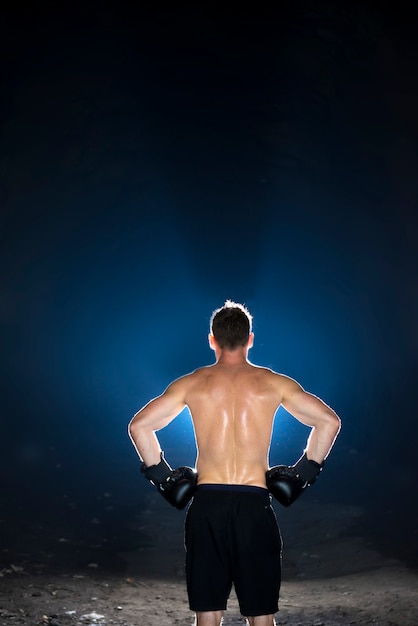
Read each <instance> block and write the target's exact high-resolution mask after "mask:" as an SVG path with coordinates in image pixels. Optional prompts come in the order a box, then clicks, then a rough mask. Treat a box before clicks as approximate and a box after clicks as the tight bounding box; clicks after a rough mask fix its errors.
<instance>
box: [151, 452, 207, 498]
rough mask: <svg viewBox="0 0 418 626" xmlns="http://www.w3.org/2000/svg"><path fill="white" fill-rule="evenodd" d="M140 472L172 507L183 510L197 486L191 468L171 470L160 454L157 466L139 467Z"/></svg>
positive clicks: (194, 471)
mask: <svg viewBox="0 0 418 626" xmlns="http://www.w3.org/2000/svg"><path fill="white" fill-rule="evenodd" d="M141 472H142V473H143V474H144V476H145V478H146V479H147V480H149V481H150V483H151V484H153V485H155V487H157V490H158V491H159V492H160V494H161V495H162V496H163V498H165V499H166V500H167V501H168V502H169V503H170V504H171V505H172V506H174V507H175V508H176V509H180V510H181V509H184V507H185V506H186V505H187V504H188V503H189V502H190V500H191V499H192V497H193V494H194V492H195V490H196V486H197V472H196V470H194V469H192V468H191V467H184V466H182V467H178V468H177V469H174V470H173V469H172V468H171V467H170V465H169V464H168V463H167V461H166V460H165V458H164V453H163V452H161V461H160V462H159V463H158V465H150V466H149V467H147V466H146V465H145V463H143V464H142V466H141Z"/></svg>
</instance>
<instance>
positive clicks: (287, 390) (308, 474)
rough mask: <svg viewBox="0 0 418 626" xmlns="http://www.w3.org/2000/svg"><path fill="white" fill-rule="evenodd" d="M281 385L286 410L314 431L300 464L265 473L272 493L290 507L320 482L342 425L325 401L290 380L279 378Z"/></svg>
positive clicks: (284, 466)
mask: <svg viewBox="0 0 418 626" xmlns="http://www.w3.org/2000/svg"><path fill="white" fill-rule="evenodd" d="M279 376H280V375H279ZM279 385H280V391H281V394H282V401H281V404H282V405H283V407H284V408H285V409H286V410H287V411H289V413H291V415H293V416H294V417H295V418H296V419H298V420H299V421H300V422H302V423H303V424H305V425H306V426H310V427H311V429H312V430H311V433H310V435H309V437H308V442H307V445H306V448H305V451H304V454H303V455H302V456H301V458H300V459H299V460H298V461H297V463H295V464H294V465H292V466H287V465H277V466H275V467H272V468H271V469H269V470H268V472H267V473H266V483H267V487H268V489H269V491H270V492H271V493H272V494H273V495H274V497H275V498H277V500H278V501H279V502H280V503H281V504H283V506H290V505H291V504H292V503H293V502H294V501H295V500H296V499H297V498H299V496H300V495H301V494H302V492H303V491H304V490H305V489H306V487H308V486H309V485H312V484H313V483H314V482H315V480H316V479H317V477H318V475H319V473H320V472H321V470H322V467H323V464H324V460H325V458H326V457H327V456H328V454H329V452H330V450H331V448H332V446H333V444H334V441H335V439H336V437H337V435H338V432H339V430H340V426H341V422H340V418H339V417H338V415H337V414H336V413H335V411H333V410H332V409H331V408H330V407H329V406H327V405H326V404H325V402H323V401H322V400H320V399H319V398H317V397H316V396H314V395H312V394H311V393H307V392H306V391H305V390H304V389H303V388H302V387H301V386H300V385H299V384H298V383H297V382H296V381H294V380H292V379H291V378H288V377H286V376H280V378H279Z"/></svg>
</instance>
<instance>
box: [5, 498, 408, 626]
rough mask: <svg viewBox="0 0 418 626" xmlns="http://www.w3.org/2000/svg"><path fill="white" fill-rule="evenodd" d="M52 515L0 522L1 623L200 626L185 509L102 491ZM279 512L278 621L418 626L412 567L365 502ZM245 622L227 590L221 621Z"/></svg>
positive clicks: (302, 505) (302, 506)
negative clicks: (369, 527)
mask: <svg viewBox="0 0 418 626" xmlns="http://www.w3.org/2000/svg"><path fill="white" fill-rule="evenodd" d="M45 513H46V514H45V516H44V518H43V519H42V516H39V515H38V516H37V517H36V520H35V519H34V520H31V519H28V518H25V519H16V518H14V519H12V518H11V517H9V518H8V517H7V516H6V518H5V519H3V520H2V528H3V531H4V532H3V542H4V543H3V548H2V553H1V561H0V626H6V625H10V624H16V625H20V626H41V625H45V626H70V625H71V626H76V625H77V626H93V625H103V626H105V625H106V626H107V625H115V626H116V625H117V626H164V625H167V626H168V625H172V624H184V625H191V624H192V623H193V615H192V613H191V612H190V611H189V609H188V605H187V598H186V592H185V580H184V558H183V519H184V514H183V513H179V512H178V511H175V510H173V509H171V508H169V507H168V506H167V505H166V503H165V502H164V501H162V500H160V499H159V498H158V497H156V496H155V495H154V494H153V493H150V495H147V496H146V499H145V506H144V507H142V509H140V508H138V507H136V506H134V505H132V506H130V505H125V508H124V510H121V506H120V505H117V504H115V503H113V501H112V495H111V494H103V495H102V496H101V497H100V498H99V501H98V502H97V503H96V509H95V510H93V509H91V508H90V510H86V511H84V509H82V510H81V511H80V508H79V507H78V506H75V505H74V503H70V502H68V503H67V505H66V509H65V510H64V509H63V514H62V515H61V516H58V517H57V516H53V515H52V514H51V512H50V511H45ZM64 513H65V514H64ZM94 513H95V514H94ZM277 513H278V515H279V519H280V525H281V528H282V534H283V538H284V545H285V547H284V560H283V585H282V593H281V602H280V612H279V613H278V614H277V617H276V619H277V623H278V624H286V625H289V626H290V625H294V626H296V625H300V626H301V625H309V626H322V625H324V626H325V625H326V626H333V625H340V624H341V625H342V624H344V625H347V624H356V625H366V624H375V625H380V626H383V625H385V626H416V625H417V624H418V576H417V570H416V569H415V568H414V567H413V565H412V566H411V563H407V562H406V560H405V559H403V558H399V557H398V558H397V557H396V555H394V554H393V553H389V552H390V551H387V550H384V549H382V548H381V547H380V548H379V547H376V545H375V543H374V542H371V541H370V537H369V536H368V535H367V534H366V533H362V528H363V522H364V521H365V512H364V509H362V508H361V507H359V506H353V505H341V504H320V503H317V502H308V501H304V502H302V501H301V502H299V503H297V508H296V505H294V507H292V509H289V510H283V509H281V510H279V509H277ZM392 552H393V551H392ZM244 623H245V620H244V619H243V618H242V617H241V616H240V614H239V610H238V605H237V601H236V598H235V596H234V594H232V596H231V599H230V602H229V606H228V611H227V612H226V614H225V620H224V624H225V626H227V625H233V624H244Z"/></svg>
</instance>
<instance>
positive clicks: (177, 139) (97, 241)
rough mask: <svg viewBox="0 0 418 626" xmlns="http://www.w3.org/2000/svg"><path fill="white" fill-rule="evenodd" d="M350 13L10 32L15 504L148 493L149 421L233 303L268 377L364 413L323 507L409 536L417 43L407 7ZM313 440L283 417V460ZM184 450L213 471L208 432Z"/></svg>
mask: <svg viewBox="0 0 418 626" xmlns="http://www.w3.org/2000/svg"><path fill="white" fill-rule="evenodd" d="M401 4H402V3H401ZM334 5H335V3H331V2H315V3H314V2H301V3H297V5H295V4H294V3H291V2H289V3H282V5H281V6H282V8H281V9H280V10H279V9H275V10H272V11H267V10H265V11H264V12H263V11H262V10H260V11H258V12H256V13H255V14H254V13H252V12H249V11H248V13H247V12H246V11H245V10H244V9H242V10H241V11H240V12H238V13H236V12H232V11H231V13H230V14H228V12H223V13H219V12H217V11H215V10H214V9H210V8H206V9H203V8H193V9H174V8H173V9H155V10H154V11H151V10H150V11H148V12H146V11H145V10H141V9H139V8H136V9H132V8H128V6H123V5H122V4H119V5H117V6H116V5H114V6H113V5H111V4H109V3H105V4H103V5H101V7H100V8H98V7H96V6H95V5H94V4H93V3H89V2H87V3H85V4H84V6H83V8H77V7H76V6H74V5H71V6H68V7H67V8H65V5H64V6H63V5H60V7H57V6H56V5H55V4H53V3H51V4H48V3H42V4H38V5H37V6H36V7H33V6H24V5H21V6H19V7H16V6H14V7H13V8H11V9H9V10H6V11H5V12H4V14H3V22H2V27H1V37H0V39H1V41H2V58H3V61H4V70H5V71H4V75H3V79H2V91H3V105H2V111H1V114H2V119H1V122H2V139H1V163H0V165H1V172H2V180H3V183H2V186H1V197H0V200H1V244H0V250H1V252H0V254H1V318H0V319H1V329H2V335H1V346H2V359H1V392H2V402H1V430H0V435H1V439H2V442H3V446H2V453H1V459H0V461H1V469H2V475H3V479H4V488H5V491H4V493H5V494H7V498H10V499H11V500H12V501H13V503H14V504H15V505H16V506H20V507H24V506H25V502H27V501H28V499H29V500H30V501H31V502H32V498H35V499H36V500H37V501H44V500H47V501H51V502H52V501H53V500H54V498H55V497H56V496H57V494H58V496H61V495H62V494H67V493H73V494H74V493H75V494H77V493H78V494H80V493H83V494H85V495H86V497H89V496H90V495H92V496H93V495H94V494H96V493H98V492H101V491H103V489H111V490H112V491H113V492H117V493H119V494H120V497H121V498H122V500H123V499H124V498H126V499H128V500H129V499H130V498H135V497H136V496H137V493H138V490H139V491H140V490H141V489H142V486H141V487H139V484H138V485H137V481H138V483H140V481H141V480H142V479H141V477H140V476H139V463H138V460H137V458H136V456H135V452H134V450H133V448H132V446H131V444H130V442H129V440H128V438H127V434H126V427H127V423H128V421H129V419H130V418H131V416H132V415H133V414H134V412H135V411H136V410H137V409H138V408H139V407H140V406H142V405H143V404H144V403H145V402H147V401H148V400H149V399H150V398H151V397H154V396H156V395H157V394H159V393H161V392H162V391H163V389H164V388H165V387H166V385H167V384H168V383H169V382H170V381H171V380H173V379H174V378H177V377H179V376H181V375H182V374H185V373H187V372H189V371H191V370H192V369H194V368H196V367H199V366H202V365H205V364H207V363H210V362H212V361H213V354H212V353H211V352H210V351H209V348H208V346H207V338H206V337H207V332H208V324H209V318H210V314H211V312H212V310H213V309H214V308H216V307H218V306H220V305H222V303H223V302H224V300H225V299H226V298H232V299H234V300H238V301H241V302H244V303H245V304H246V305H247V306H248V307H249V309H250V310H251V312H252V313H253V315H254V331H255V346H254V348H253V350H252V352H251V359H252V360H253V362H255V363H257V364H260V365H266V366H269V367H271V368H273V369H275V370H276V371H280V372H283V373H286V374H288V375H290V376H292V377H294V378H296V379H297V380H298V381H299V382H300V383H301V384H302V385H303V386H304V387H305V388H306V389H307V390H309V391H312V392H313V393H315V394H317V395H319V396H320V397H322V398H323V399H324V400H325V401H326V402H328V403H329V404H330V405H331V406H332V407H333V408H335V410H336V411H337V412H338V413H339V415H340V416H341V418H342V421H343V429H342V432H341V435H340V437H339V439H338V441H337V444H336V446H335V449H334V452H333V453H332V455H331V457H330V458H329V461H328V464H327V465H328V469H327V475H326V477H325V475H324V479H323V480H322V478H321V481H322V484H321V485H320V484H319V483H318V487H315V489H317V492H316V495H317V497H321V498H324V500H326V499H329V500H330V501H344V502H360V501H366V502H368V505H369V506H370V507H371V509H372V508H373V507H380V509H379V510H381V511H385V512H386V513H385V515H387V512H388V511H389V512H391V514H392V516H393V519H394V520H395V522H394V523H398V522H399V520H397V516H398V514H400V515H401V516H402V515H403V514H402V513H399V511H402V510H403V509H404V507H405V506H406V507H409V508H407V510H408V511H413V510H414V503H412V502H411V498H410V496H409V495H408V494H410V493H412V492H413V490H414V489H416V478H417V472H416V461H415V456H416V454H415V447H416V438H417V434H418V428H417V420H416V400H415V384H414V383H415V373H416V354H417V345H418V331H417V249H418V248H417V177H416V172H417V166H418V157H417V117H416V102H417V95H418V94H417V91H418V90H417V80H416V71H415V68H416V60H417V55H416V43H415V37H414V35H413V32H412V27H411V26H409V23H410V19H409V18H408V15H407V14H405V12H403V13H402V11H401V10H399V13H396V14H395V15H394V14H392V13H391V14H389V12H387V13H385V10H384V9H383V8H382V7H380V6H379V5H378V3H376V4H374V3H371V2H364V3H360V5H359V6H357V5H356V6H353V5H352V3H348V2H346V3H340V4H339V5H338V7H336V6H334ZM397 6H398V5H397ZM307 434H308V433H307V432H306V429H305V428H303V427H302V426H300V425H299V424H298V423H296V422H295V421H294V420H293V419H292V418H290V417H289V416H288V415H287V414H286V413H285V412H284V411H283V410H282V409H281V410H280V411H279V414H278V418H277V423H276V428H275V432H274V440H273V444H272V449H271V462H272V463H274V462H289V463H290V462H293V461H294V460H295V459H296V458H298V456H299V454H300V453H301V451H302V449H303V446H304V444H305V442H306V437H307ZM161 441H162V445H163V447H164V448H165V449H166V452H167V456H168V457H169V460H170V461H171V462H172V463H173V464H175V463H191V464H192V463H193V460H194V442H193V434H192V429H191V425H190V420H189V418H188V416H187V414H184V415H182V416H181V417H180V418H179V419H178V420H177V421H175V422H174V423H173V424H172V425H170V427H169V428H168V429H167V430H166V431H164V432H163V433H162V434H161ZM141 485H142V483H141ZM7 498H6V500H5V502H6V503H7V502H8V500H7ZM408 515H409V513H408Z"/></svg>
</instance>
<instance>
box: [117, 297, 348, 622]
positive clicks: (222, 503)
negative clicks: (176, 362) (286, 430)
mask: <svg viewBox="0 0 418 626" xmlns="http://www.w3.org/2000/svg"><path fill="white" fill-rule="evenodd" d="M251 328H252V317H251V315H250V313H249V312H248V310H247V309H246V308H245V307H244V306H243V305H241V304H237V303H235V302H231V301H229V300H228V301H226V302H225V304H224V306H223V307H221V308H220V309H217V310H216V311H214V313H213V314H212V318H211V325H210V331H211V332H210V334H209V344H210V347H211V348H212V349H213V350H214V351H215V355H216V363H215V364H214V365H211V366H208V367H203V368H201V369H198V370H196V371H195V372H192V373H191V374H188V375H186V376H184V377H182V378H180V379H178V380H176V381H174V382H173V383H172V384H171V385H169V386H168V388H167V389H166V390H165V392H164V393H163V394H162V395H161V396H159V397H157V398H155V399H154V400H151V402H149V403H148V404H147V405H145V406H144V407H143V408H142V409H141V410H140V411H138V413H136V415H135V416H134V418H133V419H132V421H131V422H130V424H129V435H130V437H131V439H132V442H133V444H134V446H135V448H136V450H137V452H138V454H139V456H140V458H141V459H142V461H143V466H142V471H143V472H144V473H145V476H146V477H147V478H148V479H149V480H150V481H151V482H152V483H153V484H155V485H156V486H157V488H158V490H159V491H160V493H162V495H163V496H164V497H166V498H167V500H169V502H171V504H173V505H174V506H176V507H177V508H183V507H184V506H185V505H186V503H187V502H188V501H189V500H190V499H191V498H192V496H193V501H192V504H191V505H190V507H189V509H188V512H187V516H186V525H185V544H186V577H187V591H188V596H189V603H190V608H191V610H193V611H195V613H196V622H195V624H196V625H197V626H219V625H220V624H221V623H222V615H223V611H224V610H225V609H226V603H227V599H228V597H229V594H230V591H231V588H232V584H234V586H235V591H236V594H237V597H238V601H239V604H240V610H241V613H242V614H243V615H244V616H245V617H246V618H247V621H248V624H249V625H250V626H272V625H274V624H275V621H274V614H275V613H276V611H277V610H278V598H279V588H280V576H281V569H280V568H281V547H282V542H281V536H280V531H279V528H278V525H277V521H276V517H275V514H274V511H273V508H272V507H271V497H270V494H269V491H270V492H271V493H273V494H274V495H275V496H276V497H277V498H278V499H279V501H281V502H282V504H284V505H285V506H288V505H289V504H291V503H292V502H293V501H294V499H296V497H298V496H299V495H300V493H301V492H302V491H303V489H304V488H305V487H306V486H307V485H309V484H312V483H313V482H314V480H315V479H316V477H317V475H318V474H319V471H320V470H321V469H322V466H323V462H324V459H325V458H326V457H327V455H328V454H329V452H330V450H331V448H332V445H333V443H334V441H335V438H336V436H337V434H338V432H339V429H340V419H339V418H338V416H337V415H336V414H335V412H334V411H333V410H332V409H330V408H329V407H328V406H327V405H326V404H324V402H322V400H320V399H319V398H317V397H316V396H313V395H311V394H310V393H307V392H305V391H304V390H303V389H302V387H301V386H300V385H299V384H298V383H297V382H295V381H294V380H292V379H291V378H288V377H287V376H283V375H281V374H277V373H275V372H273V371H271V370H270V369H266V368H263V367H258V366H255V365H253V364H252V363H250V361H249V360H248V350H249V349H250V348H251V347H252V345H253V338H254V337H253V333H252V332H251ZM280 405H282V406H284V408H285V409H286V410H287V411H288V412H289V413H291V414H292V415H293V416H294V417H295V418H296V419H298V420H299V421H301V422H302V423H303V424H306V425H307V426H309V427H310V428H311V431H310V434H309V437H308V441H307V445H306V449H305V453H304V454H303V456H302V457H301V459H300V460H299V461H298V463H297V464H296V465H294V466H290V467H286V466H277V467H276V468H272V469H270V470H269V465H268V455H269V449H270V440H271V435H272V429H273V421H274V416H275V414H276V411H277V410H278V408H279V407H280ZM186 406H187V407H188V408H189V410H190V413H191V417H192V421H193V426H194V431H195V436H196V446H197V460H196V469H197V476H196V474H195V471H194V470H192V469H191V468H180V469H178V470H171V467H170V466H169V465H168V464H167V462H166V461H165V459H164V456H163V453H162V451H161V448H160V445H159V442H158V439H157V437H156V434H155V433H156V431H158V430H160V429H161V428H164V427H165V426H167V424H169V423H170V422H171V421H172V420H173V419H174V418H175V417H176V416H177V415H178V414H179V413H180V412H181V411H182V410H183V409H184V408H185V407H186ZM196 483H197V488H196Z"/></svg>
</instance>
